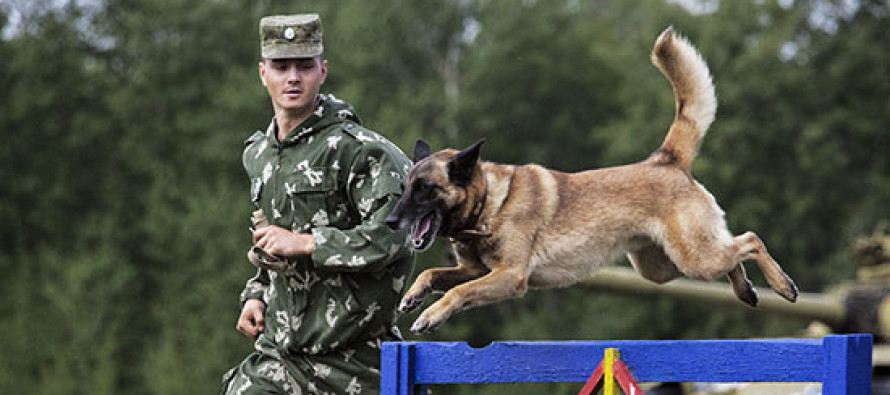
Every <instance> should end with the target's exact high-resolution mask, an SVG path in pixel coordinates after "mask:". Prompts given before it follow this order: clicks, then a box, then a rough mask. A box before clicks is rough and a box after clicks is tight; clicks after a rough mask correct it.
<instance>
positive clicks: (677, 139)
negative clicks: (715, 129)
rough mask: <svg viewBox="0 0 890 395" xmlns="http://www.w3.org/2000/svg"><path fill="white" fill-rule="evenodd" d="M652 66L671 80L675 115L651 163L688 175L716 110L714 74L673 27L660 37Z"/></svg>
mask: <svg viewBox="0 0 890 395" xmlns="http://www.w3.org/2000/svg"><path fill="white" fill-rule="evenodd" d="M652 63H654V64H655V66H656V67H658V69H659V70H661V72H662V73H663V74H664V75H665V77H667V79H668V80H670V81H671V85H672V86H673V88H674V97H675V99H676V115H675V116H674V123H673V124H671V128H670V130H669V131H668V134H667V137H665V139H664V143H662V145H661V148H659V149H658V150H657V151H655V152H654V153H653V154H652V156H651V157H650V160H651V161H654V162H656V163H659V164H665V165H675V166H678V167H680V168H682V169H683V170H685V171H687V172H688V171H690V169H691V167H692V161H693V160H694V159H695V156H696V154H698V148H699V146H700V145H701V141H702V138H703V137H704V136H705V133H706V132H707V131H708V126H710V125H711V122H713V121H714V113H715V112H716V110H717V97H716V94H715V93H714V84H713V83H712V82H711V73H710V72H709V71H708V65H707V64H705V61H704V60H703V59H702V57H701V55H699V53H698V51H696V50H695V48H694V47H693V46H692V44H690V43H689V41H687V40H686V39H685V38H683V37H681V36H679V35H677V34H675V33H674V30H673V28H671V27H668V28H667V29H665V31H664V32H662V33H661V35H660V36H658V40H657V41H656V42H655V48H653V50H652Z"/></svg>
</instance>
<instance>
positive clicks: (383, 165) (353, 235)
mask: <svg viewBox="0 0 890 395" xmlns="http://www.w3.org/2000/svg"><path fill="white" fill-rule="evenodd" d="M408 167H410V162H409V161H408V159H407V158H406V157H405V156H404V155H403V154H402V153H401V152H398V150H396V149H394V148H390V147H388V146H387V145H386V143H371V144H366V145H363V146H362V149H361V150H360V151H359V152H358V154H357V155H356V156H355V158H354V159H353V161H352V163H351V164H350V166H349V168H348V171H349V177H348V185H347V186H346V189H347V193H348V194H349V201H350V202H351V204H352V205H353V207H354V208H355V209H356V210H357V211H358V213H359V215H360V217H361V222H360V223H359V224H358V225H357V226H356V227H354V228H352V229H338V228H336V227H330V226H322V227H317V228H314V229H312V236H314V239H313V243H314V248H313V251H312V255H311V256H312V262H313V263H314V264H315V267H316V268H317V269H319V270H331V271H378V270H381V269H383V268H384V267H386V265H388V264H389V263H390V262H393V261H394V260H397V259H401V258H404V257H407V256H410V255H411V254H412V253H413V250H412V249H411V248H410V244H409V243H408V232H407V231H404V230H399V231H394V230H392V229H390V228H389V227H388V226H386V224H385V222H384V221H385V219H386V216H387V215H389V212H390V211H392V209H393V208H394V207H395V204H396V202H397V201H398V200H399V197H400V196H401V182H402V178H403V177H404V173H405V171H406V170H407V168H408ZM344 170H346V169H344Z"/></svg>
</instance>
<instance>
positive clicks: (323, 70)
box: [259, 56, 328, 114]
mask: <svg viewBox="0 0 890 395" xmlns="http://www.w3.org/2000/svg"><path fill="white" fill-rule="evenodd" d="M259 67H260V80H261V81H262V82H263V86H265V87H266V90H267V91H268V92H269V97H270V98H272V104H273V105H274V106H275V107H276V109H278V110H284V111H288V112H296V113H300V114H303V113H306V112H310V111H314V110H315V98H316V96H318V91H319V89H321V85H322V84H323V83H324V80H325V78H326V77H327V75H328V62H327V61H325V60H322V58H321V56H317V57H314V58H301V59H264V60H263V61H262V62H260V66H259Z"/></svg>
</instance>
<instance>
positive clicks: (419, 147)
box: [412, 139, 433, 163]
mask: <svg viewBox="0 0 890 395" xmlns="http://www.w3.org/2000/svg"><path fill="white" fill-rule="evenodd" d="M432 153H433V151H432V150H430V145H429V144H427V143H426V141H423V139H417V141H416V142H414V154H413V156H414V158H413V159H412V160H413V161H414V163H417V162H420V161H422V160H423V158H426V157H427V156H430V154H432Z"/></svg>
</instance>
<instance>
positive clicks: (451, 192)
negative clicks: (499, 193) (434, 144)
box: [386, 139, 485, 250]
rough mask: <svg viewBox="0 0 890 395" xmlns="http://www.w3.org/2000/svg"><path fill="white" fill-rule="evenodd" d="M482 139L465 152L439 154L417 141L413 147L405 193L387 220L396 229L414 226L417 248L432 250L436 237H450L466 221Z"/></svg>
mask: <svg viewBox="0 0 890 395" xmlns="http://www.w3.org/2000/svg"><path fill="white" fill-rule="evenodd" d="M484 142H485V140H484V139H483V140H479V141H477V142H476V143H474V144H473V145H471V146H469V147H467V148H466V149H464V150H462V151H456V150H453V149H446V150H442V151H439V152H436V153H432V152H431V151H430V146H429V145H428V144H427V143H426V142H425V141H423V140H422V139H418V140H417V142H416V143H415V144H414V154H413V156H414V158H413V160H414V167H412V168H411V171H409V172H408V175H407V176H406V177H405V180H404V182H403V185H402V186H403V189H404V191H403V193H402V197H401V199H399V201H398V203H396V207H395V208H394V209H393V211H392V212H391V213H390V214H389V216H388V217H386V224H387V225H388V226H389V227H390V228H393V229H405V228H407V227H409V226H413V227H414V229H413V232H412V235H413V241H414V248H415V249H417V250H425V249H427V248H429V247H430V246H431V245H432V244H433V241H435V239H436V236H437V235H443V236H449V235H450V233H453V232H455V231H457V230H460V229H458V228H459V227H460V226H462V225H463V224H465V223H466V222H467V218H465V217H466V216H467V212H468V211H471V210H467V209H466V207H467V205H468V204H472V201H474V196H472V195H473V194H474V193H476V192H474V189H472V188H469V187H470V185H471V184H473V182H474V177H475V176H476V167H477V164H478V162H479V150H480V148H481V147H482V143H484Z"/></svg>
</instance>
